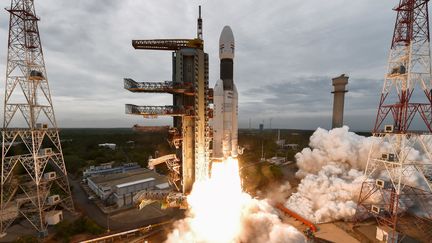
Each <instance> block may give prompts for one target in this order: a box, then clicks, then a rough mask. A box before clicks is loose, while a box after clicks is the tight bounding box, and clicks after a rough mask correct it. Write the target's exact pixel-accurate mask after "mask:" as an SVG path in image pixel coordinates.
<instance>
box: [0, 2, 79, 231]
mask: <svg viewBox="0 0 432 243" xmlns="http://www.w3.org/2000/svg"><path fill="white" fill-rule="evenodd" d="M7 11H8V12H9V13H10V21H9V40H8V56H7V69H6V82H5V99H4V117H3V129H2V173H1V196H0V233H1V234H5V233H6V230H7V229H8V227H9V226H10V225H11V224H12V223H13V222H14V221H15V219H17V218H18V217H24V218H26V219H27V220H28V221H29V222H30V223H31V225H32V226H34V228H35V229H36V230H37V231H38V232H39V233H40V235H42V236H44V235H45V234H46V233H47V222H46V221H45V215H46V214H47V212H49V211H51V210H56V209H57V208H62V209H66V210H69V211H74V205H73V202H72V196H71V192H70V188H69V182H68V178H67V171H66V166H65V163H64V159H63V154H62V147H61V144H60V137H59V130H58V127H57V123H56V119H55V116H54V109H53V105H52V99H51V94H50V90H49V85H48V79H47V74H46V70H45V62H44V57H43V52H42V45H41V41H40V36H39V29H38V21H39V18H38V17H37V15H36V12H35V7H34V1H33V0H12V1H11V6H10V8H9V9H8V10H7ZM20 115H21V118H23V119H20V118H19V117H20ZM22 120H24V121H25V122H24V123H23V122H22ZM23 124H25V125H24V127H21V126H22V125H23ZM15 146H20V148H16V147H15ZM48 165H49V166H48ZM19 167H21V168H23V170H21V171H20V170H19Z"/></svg>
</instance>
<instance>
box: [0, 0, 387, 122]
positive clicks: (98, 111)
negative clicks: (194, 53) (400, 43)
mask: <svg viewBox="0 0 432 243" xmlns="http://www.w3.org/2000/svg"><path fill="white" fill-rule="evenodd" d="M199 4H201V5H203V17H204V38H205V45H206V46H205V49H206V51H207V52H208V53H209V54H210V85H211V86H213V85H214V84H215V82H216V80H217V79H218V76H219V60H218V54H217V51H218V39H219V34H220V31H221V30H222V28H223V26H224V25H231V27H232V29H233V31H234V35H235V39H236V60H235V82H236V84H237V86H238V90H239V95H240V107H239V109H240V115H241V117H240V122H241V124H240V125H241V126H243V127H246V126H247V124H248V119H249V117H254V119H256V120H262V119H269V118H270V117H274V121H273V122H274V124H278V126H280V127H289V128H293V127H296V128H309V129H314V128H316V127H317V126H319V125H321V126H324V127H328V126H325V125H327V124H329V122H328V119H329V116H330V113H331V105H332V100H331V95H330V93H329V92H330V89H331V86H330V78H331V77H334V76H337V75H340V74H341V73H347V74H348V75H349V76H350V77H351V79H352V82H351V81H350V93H348V96H347V110H346V115H347V116H346V121H347V122H350V123H351V122H352V123H353V124H350V123H348V124H349V125H351V127H353V129H356V128H359V129H366V130H368V129H370V127H371V126H370V125H369V124H367V125H364V124H365V122H364V121H366V120H367V119H369V118H371V117H373V116H374V113H375V112H373V111H374V110H375V107H376V103H373V102H372V101H374V102H378V96H377V95H376V94H377V93H379V91H380V88H379V86H380V82H381V81H380V80H381V79H382V77H383V73H384V71H385V63H386V59H387V58H386V57H387V52H388V46H389V42H390V39H391V34H392V28H393V22H394V13H393V11H392V10H391V8H392V7H393V6H392V5H391V3H387V2H376V1H373V0H367V1H361V2H356V3H350V4H346V3H345V2H344V1H342V0H336V1H332V2H331V3H323V2H322V1H318V0H314V1H300V0H295V1H284V0H275V1H272V3H271V4H268V3H267V2H256V1H255V2H251V1H247V0H239V1H235V2H232V1H228V0H221V1H202V0H193V1H187V0H180V1H170V0H160V1H134V0H125V1H115V0H93V1H86V0H76V1H66V0H60V1H58V0H45V1H36V10H37V13H38V15H39V16H40V18H41V22H40V24H39V28H40V32H41V38H42V43H43V47H44V54H45V61H46V65H47V71H48V76H49V81H50V86H51V91H52V94H53V98H54V104H55V108H56V114H57V118H58V119H57V120H58V121H59V124H60V126H62V127H65V126H67V127H69V126H72V127H82V126H84V125H85V126H91V127H100V126H106V127H119V126H131V125H132V124H131V120H134V122H135V121H136V122H138V121H141V123H148V121H143V120H139V119H138V118H137V119H135V118H130V117H127V116H126V115H125V114H124V111H123V105H124V103H133V102H136V104H143V105H145V104H153V105H163V104H169V103H170V102H171V98H170V97H169V96H168V95H160V96H159V97H160V98H155V97H156V96H152V95H147V94H145V95H137V94H132V93H129V92H126V91H124V90H123V84H122V78H123V77H131V78H134V79H136V80H142V81H146V80H149V81H157V80H169V79H170V78H171V65H170V62H171V60H170V58H171V54H170V53H169V52H156V51H136V50H134V49H133V48H132V47H131V40H132V39H140V38H142V39H149V38H193V37H194V36H195V35H196V33H195V31H196V27H195V24H196V23H195V21H196V17H197V5H199ZM8 21H9V16H8V13H7V12H5V11H4V12H3V13H2V14H0V22H1V23H2V24H1V25H0V35H1V36H3V38H1V39H0V47H1V48H0V70H5V63H6V41H7V40H6V36H7V28H8V24H7V23H8ZM1 50H3V51H1ZM3 72H4V71H3ZM357 80H358V81H359V82H358V83H357V82H356V81H357ZM368 80H369V81H368ZM360 81H365V82H360ZM372 84H373V85H374V86H371V85H372ZM376 84H378V87H377V86H376ZM0 88H1V89H3V88H4V87H3V85H2V86H0ZM0 92H1V90H0ZM155 99H156V100H155ZM71 102H73V103H71ZM263 103H265V104H263ZM71 106H73V110H74V112H73V113H69V112H66V111H67V110H68V109H70V107H71ZM254 106H255V107H257V108H259V110H257V109H253V107H254ZM350 107H351V108H350ZM263 109H265V110H263ZM351 109H355V110H351ZM276 111H277V112H278V114H279V116H275V115H274V113H275V112H276ZM357 111H361V116H362V117H365V118H364V121H362V122H361V123H358V122H356V121H357V120H358V119H357V117H356V116H358V112H357ZM299 112H300V113H299ZM370 113H372V114H370ZM303 114H304V116H299V115H303ZM77 116H79V117H80V119H76V118H75V117H77ZM101 117H103V119H102V118H101ZM303 117H314V119H315V120H314V122H310V121H306V122H304V121H303ZM72 120H74V121H73V122H72ZM101 120H105V121H106V122H103V123H101V122H100V121H101ZM153 122H154V121H151V123H153ZM362 124H363V126H362Z"/></svg>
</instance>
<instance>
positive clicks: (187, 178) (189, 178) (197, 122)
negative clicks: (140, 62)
mask: <svg viewBox="0 0 432 243" xmlns="http://www.w3.org/2000/svg"><path fill="white" fill-rule="evenodd" d="M197 29H198V33H197V38H194V39H153V40H133V41H132V46H133V47H134V48H135V49H138V50H165V51H173V52H172V67H173V72H172V79H173V80H172V81H167V82H136V81H134V80H132V79H129V78H126V79H124V85H125V89H127V90H129V91H131V92H142V93H170V94H172V95H173V104H172V105H167V106H137V105H131V104H127V105H126V113H127V114H133V115H141V116H143V117H145V118H149V117H150V118H155V117H158V116H172V117H173V126H172V127H171V128H170V130H169V133H170V136H169V137H170V139H169V143H170V145H171V146H172V147H173V148H174V149H175V154H171V155H166V156H163V157H160V158H155V159H152V160H150V161H149V166H150V167H154V166H157V165H158V164H162V163H165V164H166V165H167V166H168V169H169V170H170V175H169V178H170V180H169V182H170V184H171V187H172V188H173V189H174V190H171V191H142V192H140V193H138V194H137V195H136V196H135V197H134V201H135V202H139V203H140V207H143V206H145V205H146V204H148V203H151V202H153V201H162V202H164V203H165V205H166V206H168V207H181V208H184V207H185V195H187V194H189V193H190V191H191V190H192V185H193V183H194V182H195V181H197V180H203V179H206V178H207V177H208V176H209V168H210V142H211V131H210V126H209V119H210V117H211V113H212V110H211V109H210V106H209V104H210V103H211V102H212V90H211V89H209V83H208V79H209V77H208V54H207V53H205V52H204V50H203V49H204V41H203V39H202V19H201V7H200V11H199V17H198V28H197Z"/></svg>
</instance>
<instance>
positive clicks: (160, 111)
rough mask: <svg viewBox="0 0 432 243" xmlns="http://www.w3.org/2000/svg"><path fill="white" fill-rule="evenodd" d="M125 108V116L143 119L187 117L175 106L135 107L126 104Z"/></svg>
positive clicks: (184, 111)
mask: <svg viewBox="0 0 432 243" xmlns="http://www.w3.org/2000/svg"><path fill="white" fill-rule="evenodd" d="M125 108H126V114H132V115H142V116H145V117H157V116H184V115H187V112H186V110H185V109H183V108H180V107H176V106H137V105H132V104H126V106H125Z"/></svg>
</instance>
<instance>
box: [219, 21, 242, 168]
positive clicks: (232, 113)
mask: <svg viewBox="0 0 432 243" xmlns="http://www.w3.org/2000/svg"><path fill="white" fill-rule="evenodd" d="M234 49H235V44H234V35H233V32H232V30H231V28H230V27H229V26H225V27H224V28H223V30H222V33H221V35H220V38H219V59H220V79H219V80H218V81H217V83H216V85H215V87H214V100H213V104H214V118H213V158H214V159H215V160H222V159H226V158H228V157H232V158H236V157H237V155H238V138H237V137H238V119H237V117H238V94H237V88H236V86H235V84H234V79H233V67H234Z"/></svg>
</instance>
